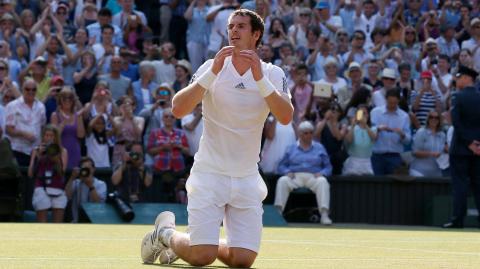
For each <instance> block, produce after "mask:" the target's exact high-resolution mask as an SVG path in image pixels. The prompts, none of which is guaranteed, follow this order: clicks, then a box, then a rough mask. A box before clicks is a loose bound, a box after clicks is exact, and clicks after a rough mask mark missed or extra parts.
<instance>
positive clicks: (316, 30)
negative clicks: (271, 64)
mask: <svg viewBox="0 0 480 269" xmlns="http://www.w3.org/2000/svg"><path fill="white" fill-rule="evenodd" d="M320 31H321V30H320V27H318V26H316V25H312V26H309V27H308V28H307V33H306V36H307V44H306V46H297V53H298V57H299V58H300V59H301V60H302V61H304V60H306V59H307V58H308V56H310V54H311V53H313V51H315V48H316V47H317V41H318V38H319V37H320V34H321V33H320Z"/></svg>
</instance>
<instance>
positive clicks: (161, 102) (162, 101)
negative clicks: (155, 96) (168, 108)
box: [157, 100, 167, 106]
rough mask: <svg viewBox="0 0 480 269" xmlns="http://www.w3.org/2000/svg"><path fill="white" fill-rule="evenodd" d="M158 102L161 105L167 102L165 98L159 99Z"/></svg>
mask: <svg viewBox="0 0 480 269" xmlns="http://www.w3.org/2000/svg"><path fill="white" fill-rule="evenodd" d="M157 103H158V105H159V106H164V105H165V104H166V103H167V102H166V101H165V100H159V101H158V102H157Z"/></svg>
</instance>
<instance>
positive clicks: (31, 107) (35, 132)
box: [5, 79, 47, 166]
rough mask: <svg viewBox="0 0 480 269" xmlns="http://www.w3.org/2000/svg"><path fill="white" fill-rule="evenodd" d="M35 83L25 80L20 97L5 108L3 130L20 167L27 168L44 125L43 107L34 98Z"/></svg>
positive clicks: (38, 142)
mask: <svg viewBox="0 0 480 269" xmlns="http://www.w3.org/2000/svg"><path fill="white" fill-rule="evenodd" d="M36 91H37V83H36V82H35V81H34V80H32V79H27V80H26V81H25V82H24V83H23V85H22V92H23V95H22V97H19V98H18V99H16V100H15V101H12V102H10V103H9V104H8V105H7V106H6V108H5V125H6V127H5V129H6V133H7V137H8V138H9V139H10V142H11V146H12V150H13V154H14V155H15V158H16V159H17V163H18V165H20V166H28V165H29V163H30V153H31V152H32V150H33V149H34V148H35V147H37V146H38V145H39V144H40V132H41V129H42V126H43V125H44V124H45V123H46V121H47V119H46V116H45V106H44V105H43V104H42V103H41V102H40V101H38V100H37V99H36V98H35V93H36Z"/></svg>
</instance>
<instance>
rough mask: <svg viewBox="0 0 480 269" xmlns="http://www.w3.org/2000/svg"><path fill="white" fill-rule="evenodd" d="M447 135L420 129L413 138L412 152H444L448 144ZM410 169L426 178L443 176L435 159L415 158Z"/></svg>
mask: <svg viewBox="0 0 480 269" xmlns="http://www.w3.org/2000/svg"><path fill="white" fill-rule="evenodd" d="M446 142H447V140H446V135H445V133H444V132H442V131H440V132H437V133H435V134H433V132H432V131H431V130H430V129H427V128H424V127H422V128H420V129H418V131H417V132H416V133H415V136H414V137H413V148H412V151H413V152H414V153H415V152H417V151H431V152H443V150H444V149H445V144H446ZM410 168H411V169H414V170H417V171H419V172H421V173H422V174H423V175H424V176H441V175H442V173H441V170H440V168H439V166H438V164H437V162H436V158H435V157H428V158H417V157H414V159H413V161H412V163H411V164H410Z"/></svg>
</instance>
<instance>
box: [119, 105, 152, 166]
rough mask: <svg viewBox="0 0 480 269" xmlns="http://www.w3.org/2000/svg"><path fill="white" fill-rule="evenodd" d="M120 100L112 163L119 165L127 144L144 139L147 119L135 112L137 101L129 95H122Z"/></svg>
mask: <svg viewBox="0 0 480 269" xmlns="http://www.w3.org/2000/svg"><path fill="white" fill-rule="evenodd" d="M119 102H120V116H117V117H114V118H113V127H114V128H113V130H114V133H115V138H116V141H115V146H114V147H113V155H112V165H113V166H114V167H115V166H117V165H118V164H119V163H120V162H121V160H122V156H123V155H124V152H125V145H128V144H131V143H133V142H138V141H142V133H143V128H144V127H145V120H144V119H143V118H142V117H137V116H135V115H134V114H133V110H134V109H135V103H134V101H133V100H132V98H131V97H129V96H122V98H120V100H119Z"/></svg>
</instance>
